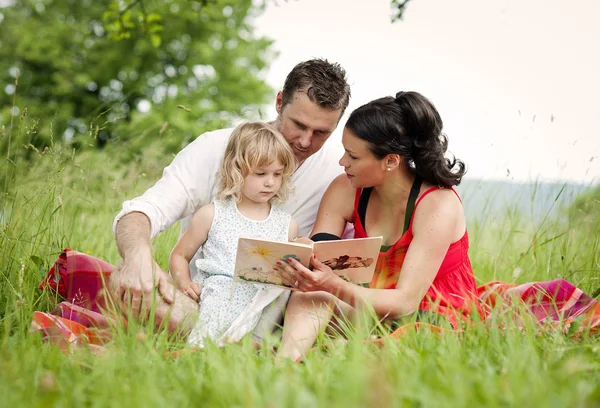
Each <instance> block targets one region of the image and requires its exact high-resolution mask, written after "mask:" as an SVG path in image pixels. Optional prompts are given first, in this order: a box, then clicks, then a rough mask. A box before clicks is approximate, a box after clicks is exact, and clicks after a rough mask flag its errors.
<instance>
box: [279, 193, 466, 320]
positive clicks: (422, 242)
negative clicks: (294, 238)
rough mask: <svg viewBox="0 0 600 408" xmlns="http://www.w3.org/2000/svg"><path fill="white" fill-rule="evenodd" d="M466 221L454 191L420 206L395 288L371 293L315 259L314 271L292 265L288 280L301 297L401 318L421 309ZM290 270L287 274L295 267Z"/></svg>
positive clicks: (433, 196)
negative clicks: (325, 295)
mask: <svg viewBox="0 0 600 408" xmlns="http://www.w3.org/2000/svg"><path fill="white" fill-rule="evenodd" d="M450 195H452V197H451V196H450ZM463 218H464V216H462V205H461V204H460V202H459V201H458V199H457V198H456V195H454V193H453V192H452V191H450V190H440V192H439V193H437V192H436V193H432V194H430V195H429V196H428V197H427V199H424V200H423V201H422V202H421V204H420V205H419V206H418V207H417V210H416V212H415V218H414V221H413V235H414V238H413V240H412V242H411V244H410V247H409V249H408V252H407V254H406V257H405V259H404V263H403V265H402V270H401V272H400V278H399V280H398V284H397V285H396V288H395V289H370V288H364V287H361V286H358V285H356V284H353V283H350V282H346V281H345V280H343V279H341V278H340V277H338V276H337V275H335V274H334V273H333V272H332V271H331V269H330V268H329V267H327V266H325V265H323V264H322V263H321V262H320V261H318V260H316V259H313V260H312V263H313V270H312V271H311V270H309V269H307V268H305V267H303V266H302V265H301V264H299V263H298V262H296V261H294V260H292V261H291V262H290V264H291V265H292V266H294V269H295V270H291V275H288V276H290V281H291V282H294V281H295V280H296V279H298V278H297V277H296V275H294V273H297V274H298V275H297V276H300V279H298V280H299V281H300V285H299V290H301V291H303V292H312V291H326V292H329V293H331V294H333V295H335V296H337V297H338V298H339V299H341V300H342V301H344V302H346V303H348V304H350V305H352V306H354V307H355V308H361V307H365V306H366V307H372V308H373V310H374V311H375V313H376V314H377V315H378V316H379V317H381V318H383V317H385V318H390V319H397V318H400V317H402V316H405V315H408V314H411V313H413V312H415V311H416V310H417V308H418V307H419V303H420V302H421V300H422V299H423V297H424V296H425V294H426V293H427V290H428V289H429V287H430V286H431V283H432V282H433V280H434V278H435V276H436V275H437V272H438V270H439V268H440V265H441V264H442V261H443V260H444V257H445V255H446V253H447V251H448V247H449V246H450V244H451V243H452V242H453V241H455V237H456V231H457V225H458V224H457V223H459V222H464V221H463ZM286 269H287V272H288V273H289V272H290V269H291V268H289V267H286ZM292 279H293V280H292Z"/></svg>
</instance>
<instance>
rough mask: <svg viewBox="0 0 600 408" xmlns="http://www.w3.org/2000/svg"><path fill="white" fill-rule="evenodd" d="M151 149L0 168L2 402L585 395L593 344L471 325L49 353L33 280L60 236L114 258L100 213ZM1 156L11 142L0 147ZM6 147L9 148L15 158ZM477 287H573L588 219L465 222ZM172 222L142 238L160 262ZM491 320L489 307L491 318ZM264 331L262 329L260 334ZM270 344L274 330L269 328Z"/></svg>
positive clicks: (107, 219)
mask: <svg viewBox="0 0 600 408" xmlns="http://www.w3.org/2000/svg"><path fill="white" fill-rule="evenodd" d="M158 146H159V145H158V144H156V145H153V146H150V147H149V148H148V149H146V150H145V151H144V152H143V156H135V155H132V154H130V153H129V152H128V149H127V146H108V147H107V148H106V149H105V150H103V151H98V150H83V151H81V152H72V151H70V150H68V149H65V148H63V147H61V146H60V145H56V146H54V147H52V148H51V149H50V150H49V151H48V152H46V153H42V152H34V153H31V155H32V156H33V157H32V159H31V160H29V161H26V160H25V159H20V160H19V159H13V160H10V161H8V160H7V161H6V162H5V163H4V164H2V165H1V166H0V169H2V173H4V174H5V177H6V179H5V180H3V182H4V183H3V184H4V185H6V186H7V187H6V188H5V190H4V193H3V195H2V197H1V202H2V207H1V208H0V211H1V213H0V317H1V323H0V395H2V396H3V397H2V398H3V401H2V403H3V405H5V406H27V407H31V406H78V407H79V406H109V405H110V406H114V407H119V406H124V407H131V406H141V405H146V406H182V407H183V406H198V405H201V406H244V407H254V406H268V407H280V406H333V407H338V406H339V407H355V406H357V407H362V406H399V407H440V406H443V407H453V406H457V407H459V406H490V407H506V406H515V407H521V406H556V407H580V406H598V405H599V404H600V363H599V361H600V342H598V340H597V339H596V338H584V339H583V340H581V341H575V340H573V339H571V338H569V337H567V336H564V335H560V334H556V333H544V334H542V335H536V334H535V330H532V329H531V328H529V330H517V329H514V328H512V326H511V325H510V321H508V320H505V322H504V323H505V324H506V325H507V326H508V328H507V329H506V330H500V329H491V330H484V329H483V327H482V326H477V327H476V329H475V330H473V331H470V332H468V333H465V334H454V333H447V334H443V335H433V334H429V333H423V332H422V333H419V334H409V335H407V336H406V337H404V338H402V339H401V340H399V341H397V342H392V341H390V342H389V343H388V344H387V345H386V346H385V347H383V348H381V349H380V348H376V347H374V346H365V345H363V344H362V342H361V340H362V339H364V338H366V337H368V333H367V332H366V330H365V329H361V328H358V329H357V332H356V333H354V334H353V335H351V336H350V337H351V338H350V341H349V343H348V344H345V345H344V344H342V343H340V342H339V341H336V340H335V339H330V338H321V339H320V340H319V343H320V344H321V345H327V346H329V347H328V348H327V350H324V349H319V350H317V351H316V352H314V353H313V354H311V355H310V356H309V357H308V358H307V359H306V360H305V362H304V363H303V364H297V363H292V362H283V363H282V364H279V365H277V364H275V360H274V358H273V355H272V353H271V351H270V347H269V345H265V346H264V347H263V348H262V349H261V350H259V351H256V350H254V348H253V347H252V344H250V343H249V342H247V341H245V342H242V343H241V344H239V345H233V346H230V347H227V348H225V349H216V348H213V347H209V348H208V349H206V350H205V351H202V352H198V353H187V354H184V355H182V356H181V357H180V358H178V359H176V360H175V359H173V358H170V357H167V356H166V355H165V353H166V351H167V350H169V349H172V348H173V347H178V345H174V344H172V343H170V342H169V341H168V340H167V339H166V338H165V336H164V335H162V334H158V335H155V334H153V333H151V332H150V331H148V329H146V328H144V327H140V326H135V325H134V326H133V327H132V328H131V330H129V331H128V332H122V333H119V334H118V335H117V336H116V338H115V339H114V341H113V343H111V344H110V345H109V352H108V353H106V354H105V355H101V356H94V355H91V354H89V353H88V352H86V351H83V350H81V351H76V352H75V353H74V354H72V355H65V354H63V353H62V352H61V351H60V350H59V349H58V348H57V347H56V346H53V345H51V344H46V343H43V342H42V341H41V339H40V338H39V336H37V335H33V334H30V333H28V328H29V324H30V322H31V317H32V313H33V311H34V310H43V311H45V310H52V308H53V306H54V305H55V304H56V302H57V299H56V297H54V296H52V295H50V294H48V293H42V292H40V291H39V290H37V285H38V283H39V281H40V280H41V278H42V276H43V274H45V273H46V271H47V270H48V268H49V266H50V265H51V263H52V262H53V261H54V260H55V259H56V257H57V256H58V254H59V253H60V251H61V250H62V249H63V248H65V247H71V248H73V249H76V250H79V251H82V252H89V253H93V254H94V255H96V256H98V257H100V258H103V259H105V260H107V261H109V262H111V263H113V264H116V263H117V262H118V261H119V257H118V253H117V250H116V247H115V244H114V239H113V235H112V228H111V224H112V220H113V217H114V216H115V214H116V213H117V212H118V210H119V209H120V206H121V203H122V201H124V200H125V199H127V198H130V197H133V196H136V195H138V194H140V193H141V192H143V191H144V190H145V189H146V188H147V187H148V186H149V185H151V183H152V182H153V181H154V180H156V179H157V178H158V177H160V171H161V169H162V168H163V167H164V165H166V164H167V163H168V162H169V161H170V157H166V156H165V155H164V154H163V153H162V150H161V149H160V148H159V147H158ZM11 149H12V150H13V152H16V153H18V150H17V149H25V147H22V146H16V145H14V144H13V146H12V148H11ZM16 153H15V157H18V155H17V154H16ZM469 228H470V230H469V233H470V239H471V250H470V254H471V260H472V263H473V266H474V270H475V271H476V276H477V279H478V282H479V283H484V282H487V281H490V280H504V281H509V282H526V281H531V280H542V279H544V280H547V279H555V278H557V277H566V278H568V279H570V280H571V281H573V282H574V283H575V284H577V285H578V286H579V287H581V288H582V289H583V290H584V291H586V292H588V293H592V292H594V291H595V290H596V289H597V288H598V287H599V286H600V281H599V279H600V266H599V265H600V262H599V257H600V255H599V254H600V251H599V248H600V243H599V241H600V238H599V237H600V226H596V227H595V228H596V229H595V230H594V229H592V230H591V232H590V230H589V229H588V230H586V231H585V232H583V231H582V230H579V229H578V228H574V227H573V226H571V225H569V224H568V223H567V222H566V221H565V220H564V219H561V220H558V219H557V220H555V219H551V218H547V219H544V220H543V221H541V222H537V223H535V222H531V221H530V219H529V218H528V217H527V214H520V213H518V212H515V211H510V210H508V211H506V213H505V214H504V215H503V216H502V217H496V218H493V219H492V218H483V219H479V220H478V221H477V223H471V224H470V225H469ZM177 236H178V227H177V226H175V227H173V228H171V229H169V230H168V231H166V232H165V233H163V234H161V235H160V236H159V237H158V238H157V239H156V240H155V242H154V251H155V256H156V259H157V261H158V263H159V264H160V265H161V266H162V267H163V268H166V267H167V263H168V262H167V261H168V255H169V252H170V250H171V248H172V247H173V245H174V244H175V242H176V239H177ZM499 319H500V320H502V319H503V318H502V316H500V317H499ZM272 340H273V339H272ZM273 341H274V340H273Z"/></svg>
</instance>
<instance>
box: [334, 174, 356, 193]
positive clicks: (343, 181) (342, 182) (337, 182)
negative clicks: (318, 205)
mask: <svg viewBox="0 0 600 408" xmlns="http://www.w3.org/2000/svg"><path fill="white" fill-rule="evenodd" d="M327 191H328V192H329V191H331V192H332V193H335V195H352V196H353V195H354V194H356V189H355V188H354V187H352V184H350V180H348V177H346V175H345V174H340V175H339V176H337V177H336V178H334V179H333V181H332V182H331V184H330V185H329V188H328V189H327Z"/></svg>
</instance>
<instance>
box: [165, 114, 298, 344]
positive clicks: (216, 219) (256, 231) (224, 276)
mask: <svg viewBox="0 0 600 408" xmlns="http://www.w3.org/2000/svg"><path fill="white" fill-rule="evenodd" d="M295 168H296V162H295V158H294V155H293V152H292V150H291V148H290V146H289V144H288V143H287V142H286V140H285V139H284V137H283V136H282V135H281V134H280V133H279V132H278V131H277V130H276V129H275V128H273V127H271V126H270V125H268V124H265V123H259V122H257V123H245V124H242V125H240V126H238V127H237V128H236V129H235V130H234V131H233V133H232V135H231V138H230V140H229V143H228V145H227V148H226V150H225V156H224V159H223V162H222V164H221V168H220V171H219V178H220V181H219V190H218V193H217V196H216V198H217V199H216V200H215V201H213V202H212V203H210V204H208V205H206V206H204V207H201V208H200V209H199V210H198V211H197V212H196V214H195V215H194V216H193V218H192V220H191V222H190V225H189V227H188V229H187V230H186V231H185V233H184V234H183V236H182V237H181V239H180V240H179V242H178V243H177V245H176V246H175V248H174V249H173V251H172V252H171V256H170V259H169V268H170V271H171V274H172V276H173V279H174V280H175V283H176V285H177V287H178V288H179V289H180V290H181V291H182V292H183V293H185V294H186V295H187V296H189V297H191V298H192V299H194V300H196V301H198V302H199V305H200V316H199V319H198V322H197V323H196V326H195V328H194V329H193V330H192V332H191V334H190V336H189V340H188V342H189V343H190V344H192V345H197V346H203V344H204V339H205V338H207V337H209V338H210V339H212V340H213V341H214V342H216V343H217V344H219V345H223V344H225V343H229V342H235V341H238V340H239V339H240V338H241V337H242V336H243V335H244V334H246V333H248V332H251V331H252V330H254V328H255V326H256V324H257V322H258V320H259V318H260V316H261V314H262V312H263V309H264V308H265V307H267V306H268V305H269V304H271V303H272V302H273V301H275V300H276V299H277V298H280V300H281V297H286V299H284V300H287V296H289V291H283V290H281V289H278V288H266V287H264V286H260V285H255V284H251V283H246V282H236V283H235V285H234V284H233V273H234V266H235V256H236V251H237V243H238V238H239V237H248V238H259V239H267V240H273V241H288V240H291V239H292V238H293V237H295V236H296V235H297V234H298V224H297V223H296V221H294V219H293V218H292V216H291V215H289V214H288V213H286V212H284V211H282V210H281V209H280V208H279V207H278V206H277V204H278V203H281V202H283V201H284V200H285V199H286V198H287V195H288V193H289V191H290V178H291V176H292V174H293V172H294V170H295ZM200 247H202V249H201V251H202V252H201V254H202V258H201V259H198V260H196V267H197V268H198V271H199V272H198V274H197V275H196V276H195V277H194V279H193V280H192V277H191V276H190V268H189V263H190V261H191V260H192V258H193V257H194V255H195V254H196V252H197V251H198V249H199V248H200Z"/></svg>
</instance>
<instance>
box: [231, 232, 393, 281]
mask: <svg viewBox="0 0 600 408" xmlns="http://www.w3.org/2000/svg"><path fill="white" fill-rule="evenodd" d="M381 242H382V237H372V238H357V239H343V240H337V241H319V242H315V243H314V244H313V245H312V246H311V245H307V244H301V243H297V242H275V241H267V240H261V239H253V238H240V239H239V241H238V249H237V256H236V259H235V273H234V280H237V281H245V282H252V283H260V284H263V285H275V286H278V287H284V288H286V289H293V287H290V286H288V285H286V284H285V283H283V281H282V279H281V276H280V275H279V273H278V272H277V271H275V270H274V269H273V265H275V262H276V261H278V260H281V261H283V262H287V259H288V258H295V259H296V260H297V261H298V262H300V263H301V264H302V265H304V266H306V267H309V264H310V257H311V256H312V254H313V253H314V254H315V255H316V257H317V259H318V260H320V261H321V262H322V263H324V264H325V265H327V266H329V267H330V268H331V269H332V270H333V272H334V273H335V274H337V275H338V276H340V277H341V278H343V279H345V280H347V281H349V282H354V283H357V284H365V283H369V282H371V279H372V278H373V273H374V271H375V264H376V263H377V257H378V256H379V250H380V248H381Z"/></svg>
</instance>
